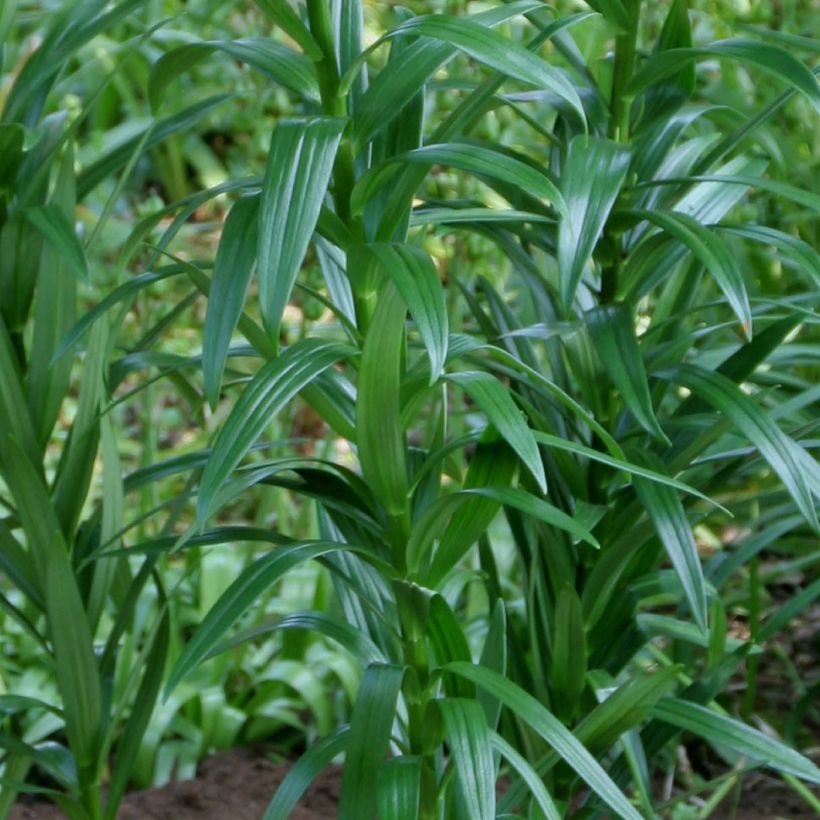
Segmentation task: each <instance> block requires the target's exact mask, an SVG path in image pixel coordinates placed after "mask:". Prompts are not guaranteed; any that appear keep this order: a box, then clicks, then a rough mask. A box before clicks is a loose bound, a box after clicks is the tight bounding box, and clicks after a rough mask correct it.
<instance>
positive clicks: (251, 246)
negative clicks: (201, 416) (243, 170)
mask: <svg viewBox="0 0 820 820" xmlns="http://www.w3.org/2000/svg"><path fill="white" fill-rule="evenodd" d="M258 214H259V197H243V198H242V199H239V200H238V201H237V202H236V203H235V204H234V206H233V207H232V208H231V210H230V213H229V214H228V218H227V219H226V220H225V225H224V227H223V228H222V236H221V238H220V240H219V248H218V249H217V251H216V261H215V262H214V274H213V279H212V280H211V287H210V290H209V292H208V312H207V314H206V316H205V330H204V334H203V341H202V375H203V377H204V379H205V394H206V395H207V397H208V402H209V403H210V405H211V408H213V409H216V405H217V403H218V402H219V392H220V389H221V386H222V374H223V372H224V370H225V359H226V357H227V355H228V348H229V347H230V344H231V337H232V336H233V332H234V330H235V329H236V324H237V322H238V321H239V317H240V316H241V315H242V308H243V306H244V304H245V295H246V293H247V291H248V285H249V284H250V281H251V274H252V273H253V264H254V262H255V261H256V245H257V241H258V235H259V219H258Z"/></svg>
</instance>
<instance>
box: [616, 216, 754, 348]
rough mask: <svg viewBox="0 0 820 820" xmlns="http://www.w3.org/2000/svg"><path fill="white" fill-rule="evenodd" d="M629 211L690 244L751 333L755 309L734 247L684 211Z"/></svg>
mask: <svg viewBox="0 0 820 820" xmlns="http://www.w3.org/2000/svg"><path fill="white" fill-rule="evenodd" d="M627 214H630V215H633V216H635V217H638V218H640V219H646V220H647V221H648V222H652V223H653V224H654V225H657V226H658V227H659V228H661V229H662V230H664V231H666V233H668V234H670V235H671V236H674V237H675V239H677V240H678V241H679V242H682V243H683V244H684V245H685V246H686V247H687V248H689V250H690V251H691V252H692V253H693V254H694V255H695V256H696V257H697V258H698V259H699V260H700V261H701V262H702V263H703V264H704V266H705V267H706V269H707V270H708V271H709V273H711V274H712V276H713V277H714V279H715V281H716V282H717V283H718V285H719V287H720V289H721V290H722V291H723V293H724V294H725V295H726V299H727V300H728V302H729V304H730V305H731V307H732V310H733V311H734V312H735V315H736V316H737V317H738V319H740V322H741V325H742V327H743V332H744V333H745V334H746V335H747V336H749V337H751V333H752V310H751V308H750V307H749V297H748V295H747V293H746V285H745V284H744V282H743V275H742V274H741V272H740V268H739V267H738V264H737V260H736V259H735V257H734V255H733V254H732V252H731V250H730V249H729V248H728V247H727V245H726V243H725V242H723V240H722V239H720V237H718V236H717V234H715V232H714V231H711V230H710V229H709V228H706V227H704V226H703V225H702V224H701V223H700V222H698V220H696V219H695V218H693V217H691V216H689V215H688V214H684V213H678V212H674V213H662V212H660V211H626V212H625V215H627Z"/></svg>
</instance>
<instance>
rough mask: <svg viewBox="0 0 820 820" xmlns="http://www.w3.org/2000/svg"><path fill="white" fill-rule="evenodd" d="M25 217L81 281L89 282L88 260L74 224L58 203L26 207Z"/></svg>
mask: <svg viewBox="0 0 820 820" xmlns="http://www.w3.org/2000/svg"><path fill="white" fill-rule="evenodd" d="M23 215H24V216H25V218H26V219H27V220H28V221H29V222H30V223H31V224H32V225H33V226H34V227H35V228H36V229H37V230H38V231H39V232H40V233H41V234H42V235H43V237H45V239H46V240H47V241H48V242H49V244H50V245H51V246H52V247H53V248H54V250H55V251H57V253H58V254H59V255H60V258H61V259H63V260H64V261H65V262H66V264H67V265H68V267H69V269H70V270H71V272H72V273H73V274H74V275H75V276H76V277H77V278H78V279H79V280H80V281H81V282H86V283H87V282H88V281H89V280H88V262H87V260H86V258H85V250H84V249H83V246H82V244H80V240H79V239H78V238H77V234H76V233H75V231H74V226H73V225H72V224H71V222H70V220H69V219H68V217H67V216H66V215H65V213H63V211H62V209H61V208H60V207H59V206H58V205H40V206H36V207H35V206H33V207H31V208H26V209H25V210H24V211H23Z"/></svg>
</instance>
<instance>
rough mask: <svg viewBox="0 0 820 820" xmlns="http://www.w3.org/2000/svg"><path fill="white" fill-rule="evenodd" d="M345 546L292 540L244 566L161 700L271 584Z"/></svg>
mask: <svg viewBox="0 0 820 820" xmlns="http://www.w3.org/2000/svg"><path fill="white" fill-rule="evenodd" d="M347 549H350V547H349V546H348V545H346V544H337V543H335V542H333V541H296V542H294V543H292V544H287V545H286V546H281V547H276V548H275V549H274V550H273V552H269V553H268V554H267V555H263V556H262V557H261V558H258V559H257V560H256V561H254V562H253V563H252V564H250V565H249V566H248V567H246V568H245V569H244V570H243V571H242V573H241V574H240V576H239V577H238V578H237V579H236V580H235V581H234V582H233V583H232V584H231V585H230V586H229V587H228V588H227V589H226V590H225V592H224V593H223V594H222V596H221V597H220V598H219V600H218V601H217V602H216V603H215V604H214V605H213V607H212V608H211V609H210V611H209V612H208V614H207V615H206V616H205V618H204V620H203V621H202V623H201V624H200V625H199V626H198V627H197V628H196V631H195V632H194V634H193V636H192V637H191V639H190V640H189V641H188V643H187V644H186V645H185V649H184V650H183V651H182V654H181V655H180V656H179V659H178V660H177V663H176V666H175V667H174V668H173V671H172V672H171V675H170V677H169V678H168V683H167V684H166V685H165V697H166V698H167V697H168V695H169V694H170V693H171V692H172V691H173V689H174V688H175V687H176V686H177V684H178V683H179V682H180V681H181V680H182V679H183V678H184V677H185V676H186V675H187V674H188V673H189V672H191V671H192V670H193V669H194V668H195V667H196V666H198V665H199V664H200V663H201V662H202V661H203V660H205V658H207V657H208V656H209V655H210V654H211V652H212V650H213V649H214V648H215V647H216V646H218V645H219V643H220V642H221V641H222V638H223V636H224V635H225V633H226V632H227V631H228V630H229V629H230V628H231V627H232V626H233V625H234V624H235V623H236V622H237V621H238V620H239V618H241V617H242V615H244V614H245V612H247V610H248V609H249V608H250V607H251V606H253V604H254V603H256V602H257V600H258V599H259V597H260V596H261V595H262V594H263V593H264V592H266V591H267V590H268V589H269V588H270V586H271V584H273V583H275V582H276V581H277V580H278V579H279V578H281V577H282V576H283V575H284V574H285V573H286V572H288V571H289V570H290V569H292V568H293V567H295V566H296V565H297V564H300V563H302V562H303V561H309V560H311V559H313V558H318V557H319V556H321V555H326V554H327V553H329V552H334V551H339V550H347Z"/></svg>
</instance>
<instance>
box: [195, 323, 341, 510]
mask: <svg viewBox="0 0 820 820" xmlns="http://www.w3.org/2000/svg"><path fill="white" fill-rule="evenodd" d="M352 352H353V351H352V349H351V348H349V347H346V346H344V345H340V344H337V343H335V342H325V341H321V340H319V339H302V340H301V341H299V342H297V343H296V344H294V345H291V346H290V347H289V348H288V349H287V350H286V351H285V352H284V353H282V355H281V356H280V357H279V358H278V359H274V360H273V361H270V362H268V363H267V364H266V365H264V366H263V367H262V369H261V370H260V371H259V372H258V373H257V374H256V375H255V376H254V377H253V379H251V381H250V383H249V384H248V385H247V387H246V388H245V390H244V392H243V393H242V395H241V396H240V397H239V399H238V401H237V402H236V404H235V405H234V408H233V410H232V411H231V414H230V416H228V419H227V421H226V422H225V426H224V427H223V428H222V430H220V432H219V435H218V436H217V438H216V441H215V442H214V448H213V452H212V453H211V457H210V458H209V459H208V464H207V466H206V467H205V472H204V474H203V476H202V482H201V484H200V487H199V500H198V502H197V520H198V521H199V523H202V522H204V521H205V520H206V519H207V517H208V515H209V513H210V508H211V506H212V504H213V502H214V499H215V497H216V494H217V492H218V491H219V489H220V488H221V486H222V485H223V483H224V482H225V480H226V479H227V478H228V476H229V475H230V474H231V472H232V471H233V469H234V468H235V467H236V465H237V464H239V462H240V461H241V460H242V458H243V457H244V456H245V454H246V453H247V452H248V450H250V448H251V447H252V446H253V444H254V442H255V441H256V439H257V438H258V437H259V435H260V434H261V433H262V430H264V428H265V426H266V425H267V424H270V421H271V417H272V416H273V415H274V414H276V413H278V412H279V411H280V410H281V409H282V407H284V405H285V404H287V402H289V401H290V400H291V399H292V398H293V397H294V396H295V395H296V394H297V393H298V392H299V391H300V390H301V389H302V388H303V387H305V385H307V384H310V382H311V381H313V380H314V379H315V378H316V377H317V376H318V375H319V374H320V373H321V372H322V371H323V370H326V369H327V368H328V367H330V366H331V365H332V364H334V363H335V362H338V361H340V360H341V359H344V358H347V357H348V356H349V355H350V354H351V353H352Z"/></svg>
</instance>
